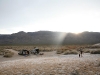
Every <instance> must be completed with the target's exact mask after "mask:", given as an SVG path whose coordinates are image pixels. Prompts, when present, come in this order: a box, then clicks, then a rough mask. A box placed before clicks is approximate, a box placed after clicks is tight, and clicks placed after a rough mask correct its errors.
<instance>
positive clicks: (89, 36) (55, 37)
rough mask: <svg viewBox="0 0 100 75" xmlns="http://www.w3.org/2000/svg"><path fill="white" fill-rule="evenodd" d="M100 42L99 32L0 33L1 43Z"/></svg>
mask: <svg viewBox="0 0 100 75" xmlns="http://www.w3.org/2000/svg"><path fill="white" fill-rule="evenodd" d="M95 43H100V33H99V32H82V33H80V34H74V33H63V32H51V31H38V32H27V33H26V32H23V31H20V32H18V33H13V34H10V35H0V44H1V45H4V44H6V45H7V44H39V45H41V44H46V45H48V44H95Z"/></svg>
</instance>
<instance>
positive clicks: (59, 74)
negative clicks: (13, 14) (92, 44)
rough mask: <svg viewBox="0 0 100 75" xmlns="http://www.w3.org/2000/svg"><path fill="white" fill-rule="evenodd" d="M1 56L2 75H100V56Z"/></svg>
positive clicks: (54, 53) (46, 54)
mask: <svg viewBox="0 0 100 75" xmlns="http://www.w3.org/2000/svg"><path fill="white" fill-rule="evenodd" d="M7 50H9V51H12V52H13V53H14V55H13V57H10V58H4V57H2V56H0V75H100V54H89V53H84V54H83V57H80V58H79V56H78V54H76V55H74V54H70V55H63V54H56V51H50V52H42V53H44V55H32V54H31V55H29V56H21V55H18V51H15V50H13V49H7Z"/></svg>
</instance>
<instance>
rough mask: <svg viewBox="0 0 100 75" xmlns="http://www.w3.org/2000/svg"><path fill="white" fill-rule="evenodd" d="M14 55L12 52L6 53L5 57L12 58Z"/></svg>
mask: <svg viewBox="0 0 100 75" xmlns="http://www.w3.org/2000/svg"><path fill="white" fill-rule="evenodd" d="M13 55H14V53H13V52H11V51H5V53H4V56H3V57H12V56H13Z"/></svg>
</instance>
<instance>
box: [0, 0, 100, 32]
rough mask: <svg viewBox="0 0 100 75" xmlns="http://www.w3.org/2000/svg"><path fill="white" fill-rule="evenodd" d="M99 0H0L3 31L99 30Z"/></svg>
mask: <svg viewBox="0 0 100 75" xmlns="http://www.w3.org/2000/svg"><path fill="white" fill-rule="evenodd" d="M99 25H100V0H0V34H12V33H17V32H19V31H25V32H35V31H40V30H41V31H58V32H72V33H80V32H84V31H92V32H100V29H99Z"/></svg>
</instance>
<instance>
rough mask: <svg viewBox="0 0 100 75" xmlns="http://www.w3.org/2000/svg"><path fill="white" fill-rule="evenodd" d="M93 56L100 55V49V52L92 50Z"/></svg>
mask: <svg viewBox="0 0 100 75" xmlns="http://www.w3.org/2000/svg"><path fill="white" fill-rule="evenodd" d="M91 54H100V49H99V50H92V51H91Z"/></svg>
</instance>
